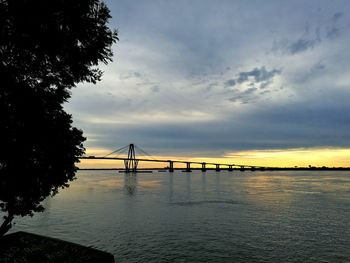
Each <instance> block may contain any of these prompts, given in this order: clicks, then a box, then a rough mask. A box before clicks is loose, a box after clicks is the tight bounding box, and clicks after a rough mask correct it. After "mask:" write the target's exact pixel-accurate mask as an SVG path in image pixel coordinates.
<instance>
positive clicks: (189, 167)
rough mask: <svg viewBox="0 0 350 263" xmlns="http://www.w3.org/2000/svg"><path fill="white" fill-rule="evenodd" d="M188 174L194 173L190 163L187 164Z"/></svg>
mask: <svg viewBox="0 0 350 263" xmlns="http://www.w3.org/2000/svg"><path fill="white" fill-rule="evenodd" d="M186 172H187V173H189V172H192V171H191V163H190V162H187V163H186Z"/></svg>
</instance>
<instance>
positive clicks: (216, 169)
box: [215, 164, 220, 172]
mask: <svg viewBox="0 0 350 263" xmlns="http://www.w3.org/2000/svg"><path fill="white" fill-rule="evenodd" d="M215 171H217V172H220V164H215Z"/></svg>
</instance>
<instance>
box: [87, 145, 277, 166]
mask: <svg viewBox="0 0 350 263" xmlns="http://www.w3.org/2000/svg"><path fill="white" fill-rule="evenodd" d="M121 155H125V157H121ZM139 155H140V156H141V158H140V157H138V156H139ZM80 159H90V160H91V159H94V160H121V161H124V166H125V170H124V171H125V172H126V173H134V172H137V171H138V165H139V163H140V162H153V163H164V164H167V167H166V168H164V169H167V170H169V172H174V170H175V169H178V170H184V171H185V172H191V171H192V170H193V169H196V170H201V171H202V172H205V171H207V170H209V169H210V170H215V171H217V172H219V171H221V170H228V171H233V170H234V169H236V170H237V169H239V170H241V171H244V170H246V169H249V170H257V169H258V170H265V169H273V167H266V166H252V165H245V164H227V163H211V162H196V161H185V160H162V159H155V158H153V157H152V155H150V154H148V153H147V152H146V151H144V150H143V149H141V148H140V147H138V146H137V145H135V144H129V145H126V146H124V147H121V148H119V149H117V150H115V151H113V152H111V153H109V154H107V155H105V156H101V157H97V156H84V157H81V158H80ZM174 164H183V165H184V168H175V167H174ZM194 165H196V166H198V165H199V168H194ZM210 167H211V168H210Z"/></svg>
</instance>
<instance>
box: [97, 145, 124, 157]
mask: <svg viewBox="0 0 350 263" xmlns="http://www.w3.org/2000/svg"><path fill="white" fill-rule="evenodd" d="M128 147H129V145H126V146H124V147H122V148H119V149H117V150H115V151H113V152H111V153H109V154H107V155H105V156H103V158H105V157H107V156H109V155H111V154H114V153H117V152H120V151H123V150H125V149H126V148H128ZM119 154H120V153H119ZM119 154H118V155H119Z"/></svg>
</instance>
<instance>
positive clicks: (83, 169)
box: [78, 167, 350, 172]
mask: <svg viewBox="0 0 350 263" xmlns="http://www.w3.org/2000/svg"><path fill="white" fill-rule="evenodd" d="M78 170H82V171H96V170H107V171H108V170H113V171H123V170H125V169H124V168H78ZM142 170H145V171H162V172H168V169H166V168H142V169H140V171H142ZM174 170H176V171H184V172H185V168H174ZM191 170H193V171H201V168H191ZM232 170H233V171H256V172H259V171H350V167H311V168H309V167H271V168H263V169H261V168H259V167H257V168H255V169H251V168H243V169H242V168H233V169H232ZM207 171H215V168H207ZM220 171H229V169H228V168H220Z"/></svg>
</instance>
